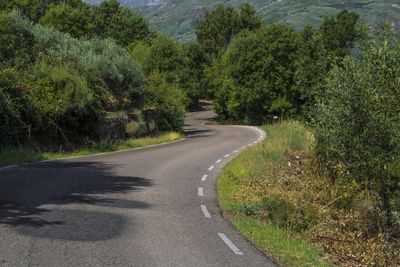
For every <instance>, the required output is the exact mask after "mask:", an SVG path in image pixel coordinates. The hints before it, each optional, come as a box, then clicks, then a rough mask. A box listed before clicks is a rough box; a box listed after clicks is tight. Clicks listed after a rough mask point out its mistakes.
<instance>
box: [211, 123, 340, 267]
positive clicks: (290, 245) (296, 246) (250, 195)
mask: <svg viewBox="0 0 400 267" xmlns="http://www.w3.org/2000/svg"><path fill="white" fill-rule="evenodd" d="M263 129H264V130H265V131H266V133H267V139H266V140H264V141H263V143H262V144H260V145H258V146H255V147H252V148H248V149H246V150H244V151H243V152H242V153H241V154H240V155H239V156H238V157H236V158H235V159H234V160H233V161H232V162H231V163H230V164H229V165H228V166H227V167H225V168H224V171H223V173H222V174H221V176H220V177H219V179H218V185H217V186H218V196H219V205H220V208H221V209H222V211H223V212H224V214H225V216H226V217H227V218H230V219H231V220H232V222H233V224H234V225H235V226H236V227H237V229H238V230H239V231H240V232H241V233H242V234H244V235H245V236H246V237H247V238H248V239H249V240H251V241H252V242H253V243H254V244H255V245H256V246H257V247H258V248H260V249H261V250H263V251H266V252H267V253H268V254H271V255H272V257H273V258H274V259H276V260H277V261H278V262H279V263H281V264H283V265H284V266H334V265H333V264H331V263H330V262H329V261H327V260H326V258H325V257H324V254H323V252H322V251H321V250H320V249H319V248H317V247H316V246H315V245H313V244H312V243H311V242H308V241H306V239H303V238H302V237H301V235H298V234H297V233H296V232H295V231H293V230H291V229H290V228H291V227H290V226H289V227H287V226H288V225H289V224H290V225H291V224H293V225H301V226H302V227H306V228H307V227H309V225H308V224H310V225H311V224H312V220H303V218H301V219H298V218H297V217H295V216H294V215H293V214H291V212H289V211H288V209H289V208H291V207H292V206H293V209H294V208H295V206H294V205H293V204H292V203H291V195H290V194H288V193H287V192H285V190H286V191H290V190H287V186H282V187H280V186H277V185H278V184H281V183H286V182H287V181H284V179H286V178H285V177H284V176H282V173H281V172H282V169H285V166H286V167H287V161H286V160H287V158H286V156H287V154H290V153H293V152H296V153H300V152H301V151H304V150H306V149H307V148H308V147H309V146H310V144H311V143H312V136H311V135H309V134H308V132H307V131H305V129H304V127H303V126H302V125H301V124H297V123H294V122H286V123H282V124H274V125H269V126H265V127H263ZM289 186H290V185H289ZM304 188H307V185H305V186H304ZM305 190H307V189H305ZM310 192H312V191H310ZM282 196H287V199H286V198H285V197H282ZM271 203H272V204H271ZM280 205H281V206H280ZM296 208H297V207H296ZM302 212H303V211H302ZM304 212H305V213H304V217H307V218H309V217H310V218H312V216H311V215H312V212H310V211H308V210H305V211H304ZM288 213H290V214H289V215H288ZM293 213H295V212H293ZM308 213H310V216H308V215H307V214H308ZM288 216H289V217H290V218H287V217H288ZM292 217H293V218H292ZM300 217H303V216H300ZM274 218H278V219H276V220H275V221H274V220H273V219H274Z"/></svg>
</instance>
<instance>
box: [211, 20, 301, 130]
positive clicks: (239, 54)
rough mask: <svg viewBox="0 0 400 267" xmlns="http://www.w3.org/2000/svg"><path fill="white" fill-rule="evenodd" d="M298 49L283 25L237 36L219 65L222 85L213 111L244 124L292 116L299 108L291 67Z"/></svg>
mask: <svg viewBox="0 0 400 267" xmlns="http://www.w3.org/2000/svg"><path fill="white" fill-rule="evenodd" d="M298 49H299V38H298V36H297V34H296V33H295V32H294V31H293V30H292V29H291V28H289V27H287V26H284V25H271V26H268V27H267V26H265V27H262V28H261V29H260V30H258V31H256V32H254V33H252V32H244V33H242V34H240V35H239V36H238V37H237V39H235V40H234V41H233V43H232V44H231V46H230V47H229V49H228V51H227V53H226V55H225V56H224V58H223V59H222V63H220V64H221V66H222V67H223V68H224V70H223V71H222V73H223V75H225V76H226V78H224V79H226V81H224V82H223V83H222V87H221V88H220V89H219V90H221V91H217V92H216V102H218V107H217V111H218V112H219V113H221V114H226V115H227V116H228V119H230V118H231V119H233V120H236V121H242V122H247V123H260V122H262V121H265V120H267V119H268V118H271V116H272V115H279V116H288V115H291V114H294V113H295V112H296V110H297V109H298V108H300V101H299V98H300V97H299V93H298V91H297V90H296V87H295V86H294V73H295V68H294V64H293V62H294V61H295V60H296V58H297V52H298Z"/></svg>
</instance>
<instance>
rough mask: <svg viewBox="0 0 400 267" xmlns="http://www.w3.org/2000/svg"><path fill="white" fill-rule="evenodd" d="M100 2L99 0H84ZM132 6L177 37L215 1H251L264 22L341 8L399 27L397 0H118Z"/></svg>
mask: <svg viewBox="0 0 400 267" xmlns="http://www.w3.org/2000/svg"><path fill="white" fill-rule="evenodd" d="M87 1H88V2H95V3H98V2H101V1H102V0H87ZM120 2H121V3H122V4H123V5H124V6H127V7H130V8H133V9H135V10H136V11H137V12H138V13H140V14H141V15H143V16H144V17H145V18H147V19H148V20H149V21H150V24H151V25H152V26H153V28H155V29H156V30H158V31H161V32H164V33H167V34H169V35H172V36H175V37H177V38H178V39H180V40H191V39H194V38H195V34H194V29H195V28H196V24H197V21H198V19H199V18H200V17H201V16H202V15H203V14H204V13H205V12H206V11H207V10H210V9H211V8H212V7H213V6H214V5H216V4H219V3H229V4H232V5H235V6H237V5H239V4H240V3H245V2H247V3H250V4H251V5H253V6H254V7H255V8H256V9H257V14H258V15H260V16H262V17H263V18H264V19H265V21H266V22H268V23H274V22H281V23H286V24H289V25H292V26H293V27H295V28H296V29H301V28H302V27H303V26H304V25H306V24H311V25H315V26H318V25H319V24H320V22H321V21H322V18H323V17H324V16H327V15H332V14H336V13H337V12H338V11H339V10H341V9H344V8H346V9H349V10H352V11H356V12H358V13H359V14H360V15H361V21H363V22H365V23H367V24H368V25H369V26H370V28H371V30H374V29H376V28H378V27H379V26H380V25H381V24H382V23H384V22H388V23H389V24H390V25H391V26H392V28H393V30H397V29H399V28H400V0H250V1H241V0H230V1H229V0H225V1H223V0H121V1H120Z"/></svg>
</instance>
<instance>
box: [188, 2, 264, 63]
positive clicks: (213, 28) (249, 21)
mask: <svg viewBox="0 0 400 267" xmlns="http://www.w3.org/2000/svg"><path fill="white" fill-rule="evenodd" d="M261 24H262V21H261V19H260V18H259V17H257V16H255V9H254V8H253V7H251V6H250V5H248V4H242V5H241V6H240V8H239V11H238V10H236V9H235V8H234V7H233V6H225V5H222V4H221V5H217V6H216V8H214V9H213V10H212V11H211V12H210V13H207V14H206V16H205V18H204V19H202V20H201V21H200V23H199V26H198V28H197V30H196V35H197V40H198V42H199V43H200V44H201V45H202V46H203V47H204V49H205V51H206V53H207V54H208V55H209V57H210V60H211V61H212V60H213V59H215V58H216V57H217V56H218V54H219V53H220V52H221V51H224V50H226V49H227V48H228V46H229V43H230V42H231V40H232V39H233V38H234V37H235V36H236V35H237V34H238V33H239V32H241V31H242V30H251V31H254V30H256V29H258V28H259V27H260V26H261Z"/></svg>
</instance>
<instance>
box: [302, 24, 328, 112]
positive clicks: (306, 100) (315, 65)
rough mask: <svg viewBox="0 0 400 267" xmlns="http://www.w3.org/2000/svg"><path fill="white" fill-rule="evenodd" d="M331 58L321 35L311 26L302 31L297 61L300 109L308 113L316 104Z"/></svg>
mask: <svg viewBox="0 0 400 267" xmlns="http://www.w3.org/2000/svg"><path fill="white" fill-rule="evenodd" d="M329 63H330V62H329V60H328V58H327V52H326V49H325V48H324V44H323V42H322V38H321V35H320V34H319V33H318V32H317V31H316V30H315V29H314V28H313V27H311V26H306V27H304V29H303V31H302V32H301V33H300V47H299V55H298V59H297V61H296V74H295V80H296V85H297V87H298V90H299V93H300V95H301V101H300V102H299V106H298V108H299V109H302V112H303V113H308V111H309V110H310V109H312V107H313V105H314V104H315V100H314V98H315V95H316V93H317V87H318V86H320V85H321V83H322V82H323V80H324V79H325V77H326V75H327V73H328V72H329Z"/></svg>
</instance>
